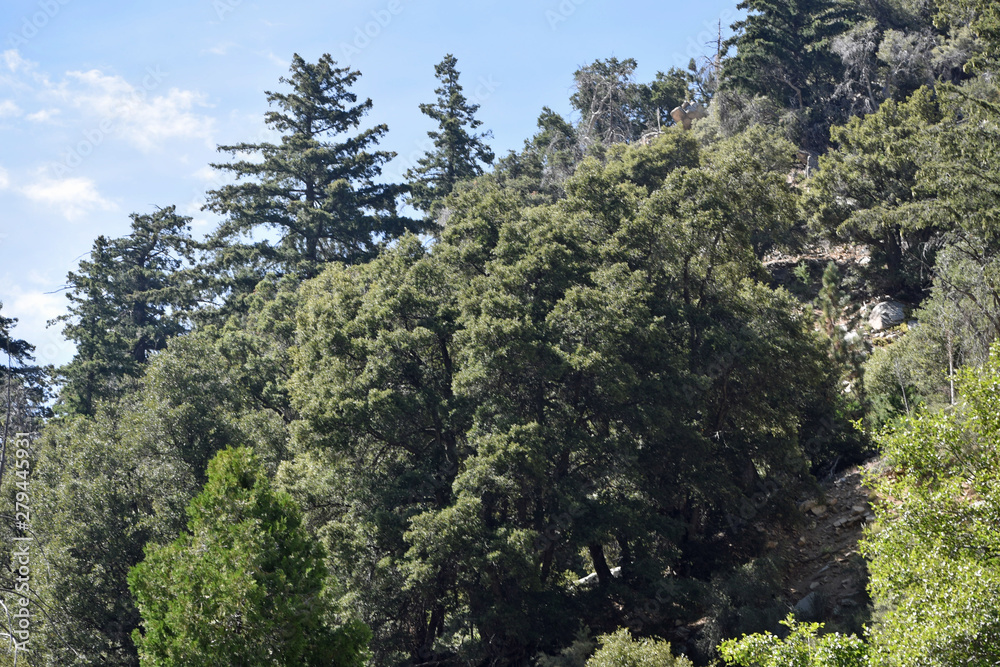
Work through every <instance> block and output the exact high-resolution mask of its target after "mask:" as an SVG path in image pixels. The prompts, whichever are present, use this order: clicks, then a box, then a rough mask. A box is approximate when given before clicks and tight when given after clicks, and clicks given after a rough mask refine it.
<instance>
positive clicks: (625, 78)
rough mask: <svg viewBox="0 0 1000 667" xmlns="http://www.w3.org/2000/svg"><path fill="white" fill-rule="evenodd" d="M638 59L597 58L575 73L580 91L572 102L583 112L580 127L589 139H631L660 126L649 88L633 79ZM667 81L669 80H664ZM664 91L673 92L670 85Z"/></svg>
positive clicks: (580, 130) (610, 141) (620, 140)
mask: <svg viewBox="0 0 1000 667" xmlns="http://www.w3.org/2000/svg"><path fill="white" fill-rule="evenodd" d="M636 67H638V63H636V61H635V60H634V59H632V58H626V59H625V60H618V59H617V58H608V59H607V60H595V61H594V62H593V63H591V64H590V65H587V66H586V67H581V68H580V69H578V70H577V71H576V72H575V73H574V74H573V80H574V83H575V84H576V92H574V93H573V95H572V97H570V104H572V105H573V108H574V109H576V110H577V111H578V112H579V113H580V116H581V118H580V125H579V127H578V128H577V131H578V132H579V134H580V137H581V138H582V139H584V140H586V141H589V142H601V143H604V144H613V143H629V142H632V141H635V140H636V139H638V138H639V137H640V136H641V135H642V133H643V131H644V130H647V129H649V128H650V127H653V128H655V127H656V118H655V117H651V115H650V109H649V104H648V102H649V96H650V92H649V89H648V88H644V87H643V86H641V85H639V84H636V83H635V81H634V79H633V74H634V73H635V69H636ZM664 84H666V82H664ZM657 92H658V93H659V94H660V95H662V96H665V95H667V94H669V85H667V86H666V87H663V88H658V91H657Z"/></svg>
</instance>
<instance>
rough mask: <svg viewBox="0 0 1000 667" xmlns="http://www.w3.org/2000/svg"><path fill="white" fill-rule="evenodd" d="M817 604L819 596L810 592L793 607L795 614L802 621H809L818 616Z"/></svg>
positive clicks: (818, 605)
mask: <svg viewBox="0 0 1000 667" xmlns="http://www.w3.org/2000/svg"><path fill="white" fill-rule="evenodd" d="M813 583H815V582H813ZM819 603H820V600H819V595H817V594H816V593H815V592H812V593H810V594H809V595H807V596H805V597H804V598H802V599H801V600H799V601H798V603H797V604H796V605H795V612H796V614H797V615H798V616H799V617H800V618H801V619H802V620H810V619H812V618H815V617H816V616H817V615H818V612H819V607H820V604H819Z"/></svg>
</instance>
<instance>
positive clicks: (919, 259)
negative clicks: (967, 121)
mask: <svg viewBox="0 0 1000 667" xmlns="http://www.w3.org/2000/svg"><path fill="white" fill-rule="evenodd" d="M941 119H942V115H941V110H940V107H939V105H938V102H937V100H936V98H935V95H934V93H933V92H932V91H931V90H929V89H921V90H920V91H918V92H917V93H915V94H914V95H913V96H912V97H911V98H910V99H909V100H908V101H906V102H905V103H898V102H895V101H894V100H887V101H885V102H884V103H883V104H882V106H881V107H880V108H879V110H878V111H877V112H876V113H874V114H871V115H869V116H866V117H864V118H852V119H851V120H850V121H849V122H848V123H847V125H845V126H843V127H837V128H834V129H833V131H832V132H831V137H832V139H833V141H834V143H835V145H836V148H835V149H834V150H831V151H830V152H829V153H828V154H827V155H825V156H823V157H822V158H820V170H819V172H818V173H817V175H816V176H815V178H813V179H812V181H810V183H809V185H808V188H809V189H808V192H809V195H808V198H807V206H808V207H809V209H810V210H811V211H812V212H813V220H812V224H813V226H814V228H815V229H817V230H818V231H820V233H822V234H824V235H825V236H827V237H828V238H831V239H840V240H850V241H854V242H860V243H863V244H865V245H867V246H869V247H870V248H871V250H872V254H873V260H874V261H873V262H872V264H873V265H874V266H876V267H880V268H881V267H883V266H884V267H885V269H886V270H885V272H884V273H882V274H881V280H882V281H883V282H884V284H883V285H881V286H880V287H882V288H884V289H885V290H887V291H890V292H900V291H907V290H910V291H917V290H920V289H922V288H923V287H925V286H926V283H927V282H929V278H930V273H929V271H927V270H926V268H927V267H926V260H925V259H924V255H925V253H924V252H923V251H924V250H926V251H928V254H930V251H931V250H932V249H933V244H932V243H930V242H931V241H932V239H933V238H934V236H935V235H934V232H935V226H937V225H940V224H941V223H942V222H943V221H944V218H943V217H942V216H931V215H927V214H926V211H925V208H926V205H925V201H926V200H927V199H928V197H927V195H926V194H925V189H924V191H922V190H921V189H920V188H918V187H917V185H918V172H919V170H920V169H921V165H923V164H926V162H927V161H928V160H929V159H934V158H933V157H932V156H933V152H932V151H930V150H929V149H928V138H929V136H930V135H929V132H928V130H929V128H931V127H932V126H933V125H934V124H936V123H938V122H940V121H941Z"/></svg>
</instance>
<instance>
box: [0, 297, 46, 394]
mask: <svg viewBox="0 0 1000 667" xmlns="http://www.w3.org/2000/svg"><path fill="white" fill-rule="evenodd" d="M2 310H3V302H0V311H2ZM15 326H17V318H16V317H4V316H3V315H0V351H3V352H4V353H5V354H4V357H7V356H9V357H10V359H9V360H8V359H6V358H4V359H0V378H3V379H4V381H5V383H6V378H7V377H8V375H9V376H10V379H12V380H13V381H14V382H15V383H17V384H18V385H19V386H21V387H22V388H23V389H25V390H27V391H28V392H29V393H30V394H31V395H32V396H34V397H35V399H36V400H38V401H41V400H42V399H43V397H44V395H45V389H46V387H45V383H46V375H45V369H43V368H41V367H39V366H38V365H36V364H35V363H34V362H35V357H34V355H33V354H32V353H33V352H34V351H35V346H34V345H31V344H30V343H28V342H27V341H24V340H21V339H20V338H13V337H12V336H11V330H13V328H14V327H15ZM0 391H3V388H2V387H0Z"/></svg>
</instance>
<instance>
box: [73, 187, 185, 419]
mask: <svg viewBox="0 0 1000 667" xmlns="http://www.w3.org/2000/svg"><path fill="white" fill-rule="evenodd" d="M131 217H132V233H130V234H129V235H127V236H124V237H122V238H119V239H108V238H106V237H104V236H99V237H98V238H97V240H96V241H94V248H93V250H91V252H90V259H87V260H84V261H82V262H80V269H79V272H76V273H74V272H71V273H70V274H69V276H68V277H67V280H68V281H69V287H70V292H69V294H68V297H69V300H70V307H69V314H68V315H64V316H62V317H59V318H56V320H54V321H56V322H59V321H62V322H66V326H65V328H64V329H63V335H64V336H66V338H68V339H69V340H72V341H74V342H75V343H76V355H75V356H74V357H73V360H72V361H71V362H70V363H69V364H67V365H66V366H64V367H63V368H61V369H60V374H61V375H62V376H63V378H64V380H65V383H66V385H65V387H64V389H63V396H62V397H63V401H64V403H65V404H66V406H67V407H68V408H69V409H70V410H71V411H74V412H80V413H83V414H93V412H94V403H95V401H97V400H99V399H107V398H112V397H114V396H115V395H117V394H118V392H120V391H121V390H122V387H123V385H124V381H125V380H126V379H127V378H130V377H133V378H134V377H138V376H139V375H140V374H141V373H142V369H143V367H144V365H145V364H146V362H147V361H148V360H149V357H150V354H151V353H153V352H155V351H158V350H162V349H163V348H165V347H166V345H167V340H168V339H170V338H171V337H173V336H176V335H178V334H180V333H182V332H183V331H184V330H185V320H184V316H183V311H185V310H186V309H188V308H189V307H190V306H191V305H192V304H193V303H194V299H195V288H194V286H193V285H192V284H191V283H190V282H189V280H188V278H187V276H186V275H185V274H183V273H181V272H179V269H180V268H181V267H182V266H183V265H184V264H185V262H188V261H190V260H191V259H192V255H193V252H194V242H193V241H192V239H191V236H190V233H189V229H190V222H191V219H190V218H187V217H183V216H179V215H177V214H176V213H175V210H174V207H173V206H170V207H167V208H164V209H160V210H159V211H157V212H156V213H153V214H151V215H139V214H133V215H132V216H131Z"/></svg>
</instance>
